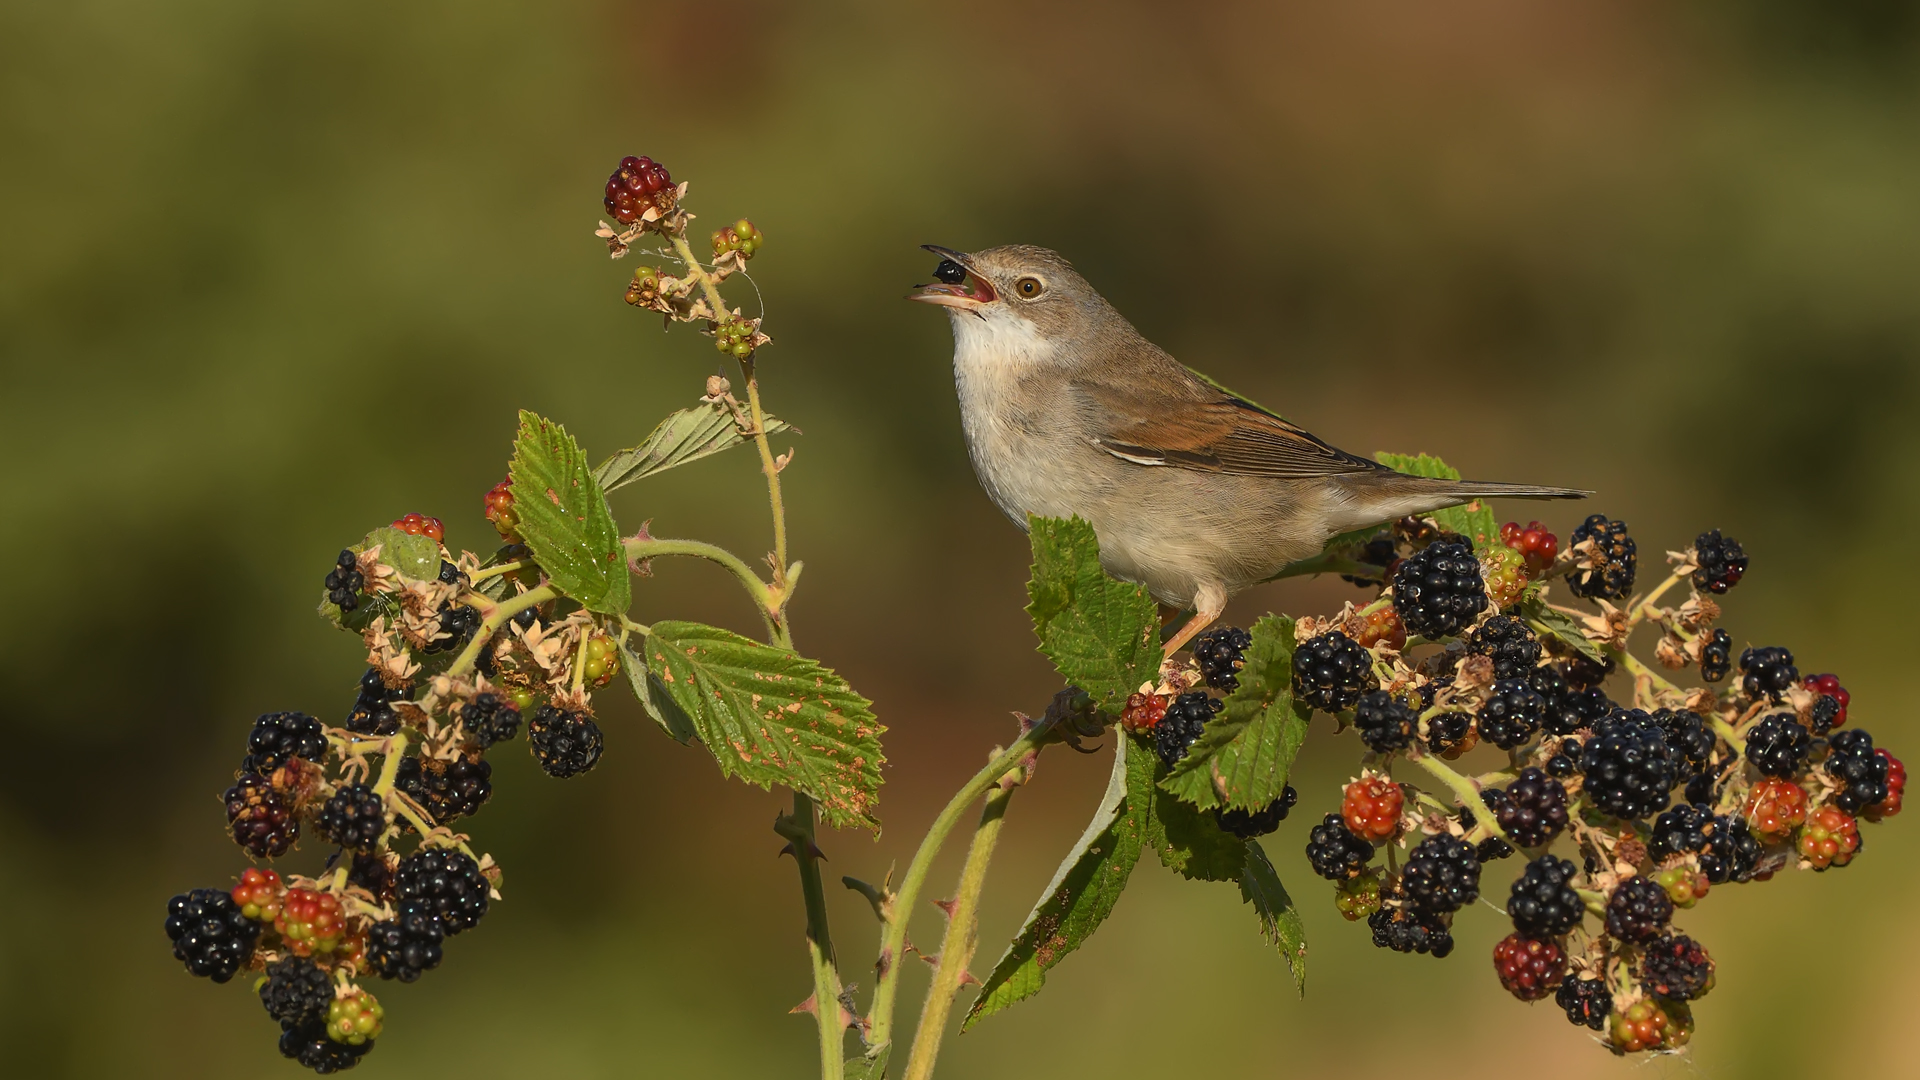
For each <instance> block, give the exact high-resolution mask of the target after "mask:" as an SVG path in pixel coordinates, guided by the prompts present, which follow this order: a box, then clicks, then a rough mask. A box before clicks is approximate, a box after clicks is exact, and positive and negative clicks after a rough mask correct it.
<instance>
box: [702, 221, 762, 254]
mask: <svg viewBox="0 0 1920 1080" xmlns="http://www.w3.org/2000/svg"><path fill="white" fill-rule="evenodd" d="M766 242H767V238H766V236H765V235H764V234H763V233H761V231H760V230H759V229H757V228H755V227H754V224H753V222H751V221H748V220H747V219H746V218H741V219H740V220H739V221H736V222H734V223H733V224H731V225H728V226H727V227H726V228H724V229H721V230H720V231H718V232H716V233H714V234H713V255H714V258H716V259H717V258H719V257H720V256H722V255H725V254H726V253H727V252H729V251H737V252H739V253H740V257H741V258H742V259H751V258H753V255H754V253H755V252H757V251H759V250H760V249H761V248H762V247H764V246H765V245H766Z"/></svg>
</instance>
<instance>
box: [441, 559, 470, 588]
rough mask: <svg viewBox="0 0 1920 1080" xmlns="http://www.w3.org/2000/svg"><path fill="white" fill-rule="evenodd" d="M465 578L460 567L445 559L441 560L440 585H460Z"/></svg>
mask: <svg viewBox="0 0 1920 1080" xmlns="http://www.w3.org/2000/svg"><path fill="white" fill-rule="evenodd" d="M465 577H466V575H465V574H462V573H461V572H460V568H459V567H457V566H455V565H453V564H452V563H450V562H448V561H447V560H445V559H441V560H440V584H442V585H458V584H460V582H461V580H462V579H464V578H465Z"/></svg>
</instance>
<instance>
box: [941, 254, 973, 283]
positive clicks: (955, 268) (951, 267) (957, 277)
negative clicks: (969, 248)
mask: <svg viewBox="0 0 1920 1080" xmlns="http://www.w3.org/2000/svg"><path fill="white" fill-rule="evenodd" d="M933 276H934V277H936V278H939V279H940V280H941V281H942V282H944V283H945V284H948V285H958V284H960V283H961V282H963V281H965V280H967V268H966V267H964V266H961V265H960V264H959V263H957V262H954V261H953V260H952V259H941V260H940V265H939V266H936V267H934V268H933Z"/></svg>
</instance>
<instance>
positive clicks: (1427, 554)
mask: <svg viewBox="0 0 1920 1080" xmlns="http://www.w3.org/2000/svg"><path fill="white" fill-rule="evenodd" d="M1393 607H1394V610H1395V611H1397V612H1399V613H1400V621H1401V622H1403V623H1405V624H1406V627H1407V632H1408V633H1412V634H1418V635H1420V636H1421V637H1424V638H1428V639H1438V638H1443V637H1448V636H1450V635H1453V634H1457V633H1459V632H1460V631H1461V630H1464V629H1465V628H1467V627H1468V626H1470V625H1472V623H1473V620H1474V619H1476V618H1478V617H1479V615H1480V613H1481V612H1483V611H1485V610H1487V589H1486V582H1485V581H1484V580H1483V579H1482V577H1481V575H1480V560H1479V559H1478V558H1477V557H1476V556H1475V555H1474V553H1473V545H1472V544H1470V543H1468V542H1467V541H1466V540H1464V539H1462V538H1460V537H1457V536H1455V537H1443V538H1442V539H1439V540H1435V541H1434V542H1433V543H1431V544H1428V545H1427V546H1426V547H1424V548H1421V549H1420V550H1419V551H1416V552H1414V553H1413V554H1412V555H1409V556H1407V557H1406V558H1405V559H1403V560H1401V563H1400V566H1399V567H1398V568H1397V569H1396V570H1395V571H1394V572H1393Z"/></svg>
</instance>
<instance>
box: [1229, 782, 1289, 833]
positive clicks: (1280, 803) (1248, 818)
mask: <svg viewBox="0 0 1920 1080" xmlns="http://www.w3.org/2000/svg"><path fill="white" fill-rule="evenodd" d="M1299 801H1300V793H1299V792H1298V791H1295V790H1294V789H1293V785H1292V784H1288V785H1286V786H1285V787H1283V788H1281V789H1280V797H1279V798H1277V799H1275V800H1273V801H1272V802H1270V803H1268V804H1267V805H1266V807H1265V808H1264V809H1261V810H1233V809H1229V810H1223V809H1221V808H1220V807H1217V806H1216V807H1214V808H1213V820H1214V823H1215V824H1217V825H1219V826H1220V828H1221V830H1223V831H1225V832H1229V833H1232V834H1233V835H1235V836H1237V837H1239V838H1240V839H1242V840H1251V839H1253V838H1254V837H1256V836H1265V835H1267V834H1268V833H1270V832H1272V831H1273V830H1275V829H1277V828H1279V827H1280V823H1281V822H1283V821H1285V820H1287V813H1288V812H1289V811H1291V810H1292V809H1293V807H1294V804H1295V803H1297V802H1299Z"/></svg>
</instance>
